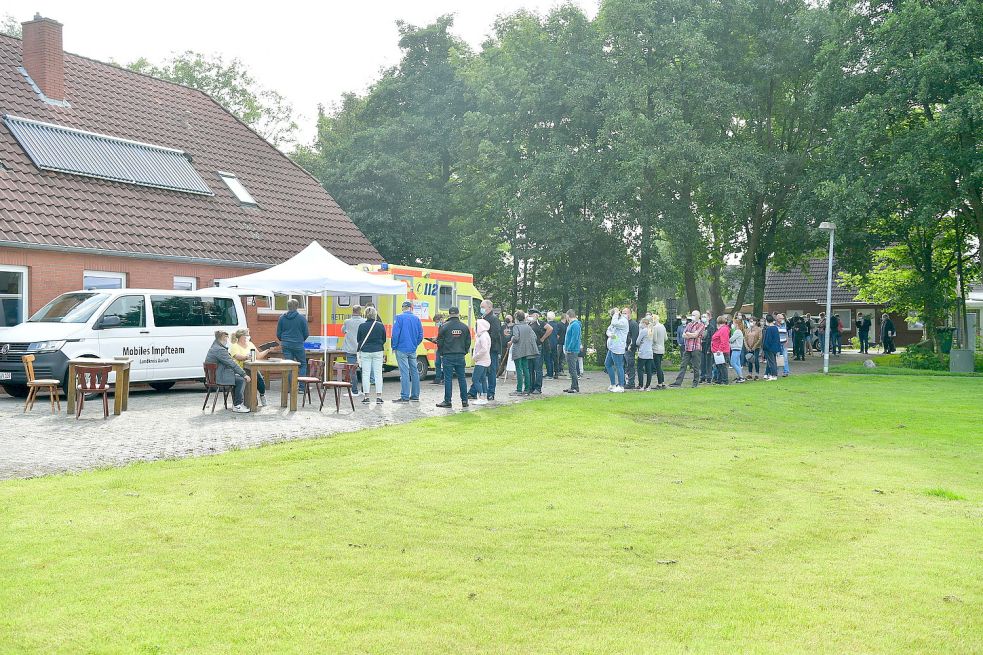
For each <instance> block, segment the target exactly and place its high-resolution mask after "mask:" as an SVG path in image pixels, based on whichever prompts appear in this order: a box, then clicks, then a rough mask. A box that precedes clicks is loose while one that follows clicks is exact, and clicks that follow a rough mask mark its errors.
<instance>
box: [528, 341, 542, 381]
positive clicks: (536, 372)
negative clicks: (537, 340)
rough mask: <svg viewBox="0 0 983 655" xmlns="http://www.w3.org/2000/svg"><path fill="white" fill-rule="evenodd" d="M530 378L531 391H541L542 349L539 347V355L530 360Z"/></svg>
mask: <svg viewBox="0 0 983 655" xmlns="http://www.w3.org/2000/svg"><path fill="white" fill-rule="evenodd" d="M529 374H530V377H531V378H532V390H533V391H542V390H543V348H542V346H540V348H539V354H538V355H536V357H535V358H533V359H532V370H531V371H529Z"/></svg>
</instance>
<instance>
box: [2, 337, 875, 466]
mask: <svg viewBox="0 0 983 655" xmlns="http://www.w3.org/2000/svg"><path fill="white" fill-rule="evenodd" d="M858 357H859V356H857V355H844V356H843V357H842V358H839V361H849V360H851V359H857V358H858ZM837 363H839V362H837ZM796 364H797V365H798V364H799V363H798V362H796ZM820 367H821V361H820V358H816V357H814V358H811V359H810V360H809V361H807V362H804V363H802V364H801V365H798V366H796V368H795V369H794V372H796V373H805V372H813V371H815V370H817V368H820ZM667 381H671V379H670V380H667ZM278 384H279V383H277V382H274V383H273V384H272V385H271V387H272V388H271V390H270V392H269V394H268V397H269V398H270V400H271V403H272V404H277V403H278V402H279V386H278ZM514 385H515V382H514V379H510V380H509V381H508V382H507V383H506V382H503V381H502V380H499V387H498V394H497V396H498V400H497V401H496V402H495V403H493V404H490V405H488V406H485V407H477V406H474V405H472V406H471V407H470V408H469V409H468V410H467V411H483V410H485V409H487V408H491V407H494V406H502V405H508V404H512V403H515V402H535V401H536V400H537V397H536V396H532V397H530V398H523V399H519V398H514V397H510V396H509V395H508V392H509V391H511V390H513V389H514V388H515V387H514ZM567 386H569V380H568V379H567V378H566V377H561V378H560V379H559V380H555V381H554V380H546V381H545V384H544V389H543V392H544V393H543V396H542V397H549V396H556V395H562V390H563V389H565V388H566V387H567ZM607 386H608V379H607V376H606V375H605V374H604V373H603V372H589V373H588V376H587V379H585V380H583V381H582V382H581V388H582V389H583V391H584V392H585V393H597V392H603V391H606V389H607ZM384 387H385V394H384V397H385V399H386V403H385V404H383V405H372V406H367V405H363V404H362V403H360V402H359V399H356V402H355V412H352V411H351V408H350V406H349V408H348V409H347V410H346V409H345V408H344V407H343V408H342V411H341V412H340V413H337V414H336V413H335V412H334V410H333V402H334V401H333V398H331V397H329V398H328V399H327V401H328V402H327V403H326V404H325V408H324V411H323V412H318V411H317V409H316V407H315V408H313V409H312V408H311V407H306V408H299V411H297V412H288V411H286V410H285V409H280V408H279V407H272V406H271V407H266V408H262V409H260V411H258V412H257V413H255V414H233V413H231V412H227V411H224V410H223V409H221V400H220V401H219V406H218V409H216V411H215V413H214V414H212V413H210V411H205V412H202V411H201V403H202V401H203V400H204V394H203V392H202V387H201V385H200V384H197V383H191V382H188V383H183V384H181V385H178V386H177V387H175V388H174V389H172V390H171V391H168V392H165V393H159V392H155V391H152V390H150V389H149V388H147V387H144V386H143V385H137V386H134V388H133V389H132V391H131V394H130V408H129V411H127V412H124V413H123V414H122V415H121V416H116V417H114V416H110V418H109V419H108V420H103V418H102V407H101V403H100V402H98V401H94V402H90V403H89V404H88V405H87V406H86V408H85V411H84V412H83V414H82V418H81V419H80V420H79V421H76V420H75V419H74V418H70V417H67V416H66V415H65V413H64V412H62V413H61V414H60V415H54V416H52V415H51V414H50V413H49V409H48V405H47V398H46V397H42V398H40V399H39V400H38V402H37V403H36V404H35V406H34V410H33V411H32V412H31V413H30V414H24V413H23V411H22V410H23V401H20V400H17V399H14V398H11V397H9V396H7V395H6V394H3V393H0V479H5V478H15V477H33V476H38V475H48V474H52V473H61V472H66V471H83V470H87V469H93V468H99V467H104V466H120V465H123V464H128V463H130V462H136V461H144V460H157V459H171V458H177V457H190V456H198V455H210V454H214V453H219V452H223V451H227V450H230V449H235V448H248V447H251V446H258V445H261V444H269V443H275V442H279V441H287V440H291V439H302V438H309V437H315V436H322V435H327V434H334V433H338V432H352V431H355V430H360V429H362V428H369V427H378V426H382V425H390V424H395V423H406V422H409V421H413V420H416V419H419V418H423V417H428V416H445V415H447V414H448V413H450V410H446V409H439V408H437V407H435V403H437V402H439V401H440V400H441V399H442V397H443V387H439V386H436V385H433V384H430V381H429V380H425V381H424V384H423V387H422V389H423V394H422V398H421V401H420V402H419V403H412V404H409V405H400V404H394V403H392V402H390V400H391V399H392V398H395V397H397V396H398V395H399V378H398V376H397V375H395V374H389V375H388V376H387V377H386V379H385V383H384ZM540 398H541V397H540ZM346 400H347V399H346ZM328 404H331V408H330V409H329V407H328ZM453 411H461V408H460V406H459V404H458V401H457V400H456V399H455V409H454V410H453Z"/></svg>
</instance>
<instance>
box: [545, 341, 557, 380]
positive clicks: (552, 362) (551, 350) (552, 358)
mask: <svg viewBox="0 0 983 655" xmlns="http://www.w3.org/2000/svg"><path fill="white" fill-rule="evenodd" d="M543 356H544V358H545V359H546V377H548V378H552V377H556V346H551V345H549V344H547V345H546V347H545V348H543Z"/></svg>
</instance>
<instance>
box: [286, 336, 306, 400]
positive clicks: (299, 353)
mask: <svg viewBox="0 0 983 655" xmlns="http://www.w3.org/2000/svg"><path fill="white" fill-rule="evenodd" d="M280 350H282V351H283V357H284V358H285V359H292V360H294V361H295V362H300V376H301V377H304V376H305V375H307V353H306V352H305V351H304V344H302V343H287V342H286V341H284V342H282V343H281V344H280ZM284 383H286V380H284ZM300 389H301V390H303V389H304V385H303V384H301V385H300Z"/></svg>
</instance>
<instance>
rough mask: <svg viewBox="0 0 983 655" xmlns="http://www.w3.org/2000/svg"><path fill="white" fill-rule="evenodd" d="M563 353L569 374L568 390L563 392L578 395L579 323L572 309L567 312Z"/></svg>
mask: <svg viewBox="0 0 983 655" xmlns="http://www.w3.org/2000/svg"><path fill="white" fill-rule="evenodd" d="M563 352H564V354H565V356H566V358H567V370H568V371H569V372H570V388H569V389H564V390H563V391H564V392H565V393H580V383H579V382H578V381H577V378H578V374H579V373H580V365H579V363H578V361H577V359H578V358H579V357H580V321H579V320H577V312H575V311H574V310H572V309H571V310H569V311H568V312H567V333H566V335H565V336H564V337H563Z"/></svg>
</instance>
